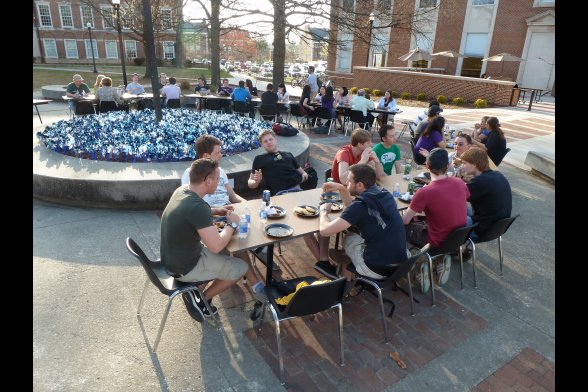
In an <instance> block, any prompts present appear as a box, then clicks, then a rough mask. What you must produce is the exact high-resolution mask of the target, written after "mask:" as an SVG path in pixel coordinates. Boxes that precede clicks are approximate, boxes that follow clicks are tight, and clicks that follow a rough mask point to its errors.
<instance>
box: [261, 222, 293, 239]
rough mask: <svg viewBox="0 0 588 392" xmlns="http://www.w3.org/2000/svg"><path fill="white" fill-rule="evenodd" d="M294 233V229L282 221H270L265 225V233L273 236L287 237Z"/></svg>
mask: <svg viewBox="0 0 588 392" xmlns="http://www.w3.org/2000/svg"><path fill="white" fill-rule="evenodd" d="M292 233H294V229H293V228H291V227H290V226H288V225H286V224H284V223H272V224H271V225H267V226H266V227H265V234H267V235H268V236H270V237H274V238H284V237H289V236H291V235H292Z"/></svg>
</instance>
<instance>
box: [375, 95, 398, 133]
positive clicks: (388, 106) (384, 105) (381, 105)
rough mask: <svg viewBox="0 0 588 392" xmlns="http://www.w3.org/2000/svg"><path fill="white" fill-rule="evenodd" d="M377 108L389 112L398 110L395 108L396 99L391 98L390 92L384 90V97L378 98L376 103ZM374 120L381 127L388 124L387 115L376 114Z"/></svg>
mask: <svg viewBox="0 0 588 392" xmlns="http://www.w3.org/2000/svg"><path fill="white" fill-rule="evenodd" d="M377 108H378V109H384V110H387V111H389V112H396V111H398V109H397V108H396V99H394V97H392V91H391V90H386V92H385V93H384V96H383V97H382V98H380V101H379V102H378V106H377ZM376 119H377V121H378V125H379V126H382V125H384V124H386V123H387V122H388V114H386V113H380V114H378V117H376Z"/></svg>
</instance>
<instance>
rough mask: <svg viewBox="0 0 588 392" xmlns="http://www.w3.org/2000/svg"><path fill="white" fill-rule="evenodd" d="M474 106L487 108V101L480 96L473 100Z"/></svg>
mask: <svg viewBox="0 0 588 392" xmlns="http://www.w3.org/2000/svg"><path fill="white" fill-rule="evenodd" d="M474 107H475V108H478V109H482V108H487V107H488V101H486V100H485V99H482V98H478V99H476V100H475V101H474Z"/></svg>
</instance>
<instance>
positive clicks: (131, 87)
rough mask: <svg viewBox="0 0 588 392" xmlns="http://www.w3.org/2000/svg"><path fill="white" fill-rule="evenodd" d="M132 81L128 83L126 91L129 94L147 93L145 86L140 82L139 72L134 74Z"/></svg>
mask: <svg viewBox="0 0 588 392" xmlns="http://www.w3.org/2000/svg"><path fill="white" fill-rule="evenodd" d="M132 80H133V81H132V82H131V83H129V84H127V88H126V91H127V93H129V94H135V95H139V94H145V87H143V86H142V85H141V84H139V74H138V73H134V74H133V76H132Z"/></svg>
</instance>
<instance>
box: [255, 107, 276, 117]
mask: <svg viewBox="0 0 588 392" xmlns="http://www.w3.org/2000/svg"><path fill="white" fill-rule="evenodd" d="M259 114H260V115H262V116H274V115H276V114H278V107H277V106H276V105H259Z"/></svg>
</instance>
